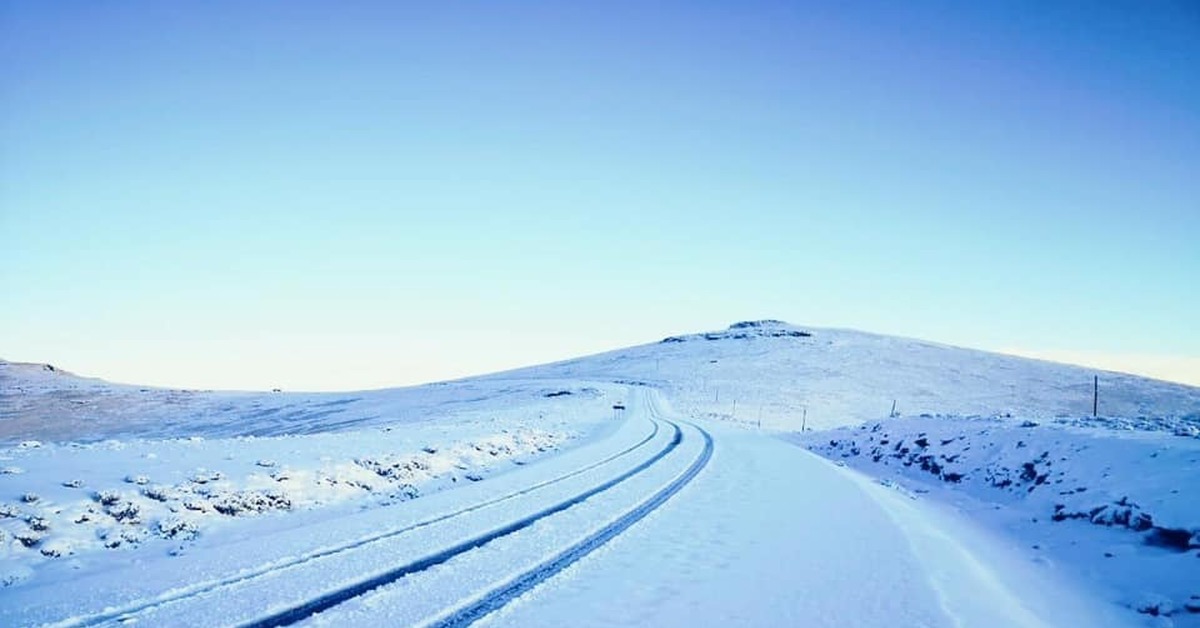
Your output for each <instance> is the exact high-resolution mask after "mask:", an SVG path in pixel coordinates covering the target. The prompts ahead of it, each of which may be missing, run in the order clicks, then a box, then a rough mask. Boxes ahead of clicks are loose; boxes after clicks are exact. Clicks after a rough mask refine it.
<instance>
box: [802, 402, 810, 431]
mask: <svg viewBox="0 0 1200 628" xmlns="http://www.w3.org/2000/svg"><path fill="white" fill-rule="evenodd" d="M803 409H804V414H802V415H801V416H800V431H801V432H803V431H805V430H807V429H808V406H804V408H803Z"/></svg>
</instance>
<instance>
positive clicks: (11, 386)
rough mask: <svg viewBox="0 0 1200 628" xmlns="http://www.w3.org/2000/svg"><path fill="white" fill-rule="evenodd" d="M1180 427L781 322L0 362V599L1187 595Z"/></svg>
mask: <svg viewBox="0 0 1200 628" xmlns="http://www.w3.org/2000/svg"><path fill="white" fill-rule="evenodd" d="M1093 377H1098V382H1099V387H1098V393H1099V399H1098V400H1099V415H1100V416H1098V417H1092V416H1091V414H1092V412H1091V411H1092V401H1093V397H1092V395H1093V381H1094V380H1093ZM1198 435H1200V390H1198V389H1195V388H1190V387H1187V386H1182V385H1176V384H1170V383H1166V382H1158V381H1153V380H1148V379H1144V378H1139V377H1135V376H1131V375H1124V374H1118V373H1109V372H1096V371H1093V370H1088V369H1083V368H1080V367H1073V366H1068V365H1061V364H1054V363H1048V362H1039V361H1033V360H1027V359H1022V358H1015V357H1009V356H1002V355H997V354H990V353H984V352H978V351H972V350H967V349H959V348H954V347H947V346H942V345H936V344H932V343H927V342H921V341H916V340H907V339H900V338H891V337H884V336H875V335H871V334H864V333H860V332H851V331H844V330H826V329H819V328H802V327H796V326H792V325H788V324H786V323H781V322H778V321H748V322H744V323H738V324H735V325H733V326H731V327H730V328H729V329H726V330H722V331H717V332H709V333H702V334H692V335H683V336H674V337H670V338H666V339H663V340H662V341H661V342H657V343H653V344H649V345H644V346H639V347H632V348H629V349H623V350H619V351H613V352H609V353H605V354H601V355H597V356H590V357H585V358H579V359H576V360H570V361H567V362H562V363H557V364H550V365H545V366H539V367H530V368H527V369H520V370H517V371H512V372H508V373H500V374H495V375H490V376H485V377H478V378H471V379H465V380H459V381H455V382H447V383H443V384H432V385H426V386H418V387H412V388H400V389H391V390H379V391H359V392H352V393H321V394H315V393H313V394H309V393H290V392H269V393H228V392H214V391H191V390H169V389H159V388H146V387H137V386H127V385H116V384H110V383H107V382H103V381H100V380H91V379H84V378H80V377H77V376H74V375H71V374H69V373H65V372H63V371H61V370H58V369H56V368H54V367H50V366H48V365H35V364H18V363H9V362H0V602H2V603H0V624H3V625H42V624H52V625H93V624H108V623H124V622H129V621H139V622H142V623H149V624H151V625H178V624H187V625H231V624H249V625H282V624H287V623H293V622H302V623H317V624H325V625H346V624H348V623H356V624H359V623H373V624H389V625H410V624H412V625H463V624H465V623H472V622H476V621H478V622H482V623H492V624H496V625H563V624H570V625H595V626H605V625H696V624H708V623H715V622H720V621H724V622H729V623H734V624H738V625H812V626H821V625H828V626H841V625H858V626H895V625H912V626H955V625H965V626H1061V625H1088V626H1106V625H1113V626H1122V625H1134V626H1136V625H1158V626H1168V625H1177V626H1200V569H1198V566H1200V560H1197V559H1198V558H1200V510H1198V509H1197V504H1200V494H1198V493H1197V486H1200V482H1198V480H1200V462H1198V460H1200V438H1197V437H1198ZM814 454H816V455H814ZM618 600H619V602H617V601H618Z"/></svg>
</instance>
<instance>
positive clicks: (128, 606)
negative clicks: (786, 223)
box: [0, 386, 1121, 626]
mask: <svg viewBox="0 0 1200 628" xmlns="http://www.w3.org/2000/svg"><path fill="white" fill-rule="evenodd" d="M626 398H627V399H628V404H627V405H628V408H629V409H628V411H626V412H625V413H624V414H625V415H626V416H624V417H623V420H621V421H620V423H619V425H617V426H615V427H614V428H613V429H611V430H607V431H604V432H603V433H602V434H601V437H599V438H597V439H596V440H594V441H592V442H590V443H588V444H585V445H582V446H579V447H576V448H574V449H571V450H568V451H566V452H564V453H561V454H559V455H555V456H550V457H548V458H546V459H544V460H541V461H539V462H536V463H534V464H529V465H527V466H523V467H520V468H518V469H516V470H514V471H511V472H509V473H505V474H501V475H498V476H496V477H494V478H491V479H489V480H487V481H486V482H478V483H472V484H467V485H465V486H461V487H458V488H455V489H453V490H446V491H443V492H440V493H435V494H432V495H428V496H425V497H422V498H421V499H417V500H412V501H409V502H405V503H404V504H403V505H402V506H398V507H394V508H386V507H385V508H373V509H364V510H359V511H347V512H346V513H344V514H343V515H342V516H337V517H324V518H317V519H315V520H313V521H309V522H307V523H304V524H302V525H295V526H292V527H283V528H277V529H273V530H271V534H270V536H269V538H265V539H264V537H263V536H262V535H256V534H253V533H249V534H246V535H245V536H244V537H242V538H240V539H233V540H230V541H228V542H224V543H223V544H221V545H217V546H213V547H209V548H206V550H205V551H196V552H192V553H185V554H183V555H179V556H147V557H146V559H145V560H139V561H134V562H132V563H131V564H130V565H128V566H126V567H125V568H123V569H120V570H117V571H116V572H114V571H112V570H109V571H103V572H98V573H95V574H90V575H84V576H82V577H80V578H78V579H76V580H75V581H73V582H72V586H71V591H72V594H71V595H70V596H60V595H54V594H53V591H50V590H49V589H48V588H47V587H49V586H52V585H50V584H47V585H45V586H28V587H20V588H16V589H12V590H9V591H5V595H4V600H3V601H4V604H3V605H2V607H0V623H3V624H5V625H38V624H49V625H60V626H76V625H107V624H121V623H127V622H133V621H137V622H139V623H143V624H147V625H189V626H227V625H239V626H278V625H290V624H295V623H309V624H319V625H332V626H340V625H428V626H459V625H467V624H471V623H475V622H480V623H489V622H490V623H493V624H498V625H520V626H528V625H545V626H550V625H555V626H558V625H573V626H580V625H583V626H626V625H655V626H674V625H711V624H714V623H726V624H733V625H805V626H844V625H855V626H898V625H902V626H1054V625H1064V624H1067V623H1069V624H1073V625H1088V626H1105V625H1120V624H1121V622H1120V621H1117V619H1116V617H1117V616H1116V614H1115V612H1114V611H1115V609H1114V608H1112V607H1109V606H1105V605H1102V604H1097V603H1096V602H1094V601H1091V600H1088V599H1087V598H1086V597H1085V596H1083V595H1081V594H1079V593H1078V592H1076V591H1075V590H1074V589H1073V588H1072V587H1071V586H1070V585H1068V584H1066V583H1063V582H1057V581H1052V580H1050V579H1049V578H1047V576H1046V574H1045V573H1043V572H1042V571H1039V570H1037V569H1035V568H1034V566H1032V565H1030V564H1028V563H1027V562H1022V559H1020V557H1019V556H1017V555H1016V554H1014V553H1013V552H1011V551H1010V550H1009V548H1006V547H1005V546H1004V544H1003V543H1002V542H1000V541H998V540H997V539H994V538H991V537H989V536H987V535H986V534H984V533H983V532H982V531H980V530H979V529H977V528H975V527H974V526H973V524H972V523H970V522H968V521H965V520H963V519H962V518H961V517H958V518H956V517H955V516H953V513H950V512H946V511H944V510H939V507H938V506H937V505H936V504H932V503H924V501H922V500H914V499H912V498H911V496H909V495H906V494H904V493H902V492H900V491H898V490H896V489H895V488H891V487H887V486H881V485H879V484H878V483H876V482H873V481H872V480H870V479H868V478H866V477H865V476H862V475H860V474H858V473H857V472H855V471H853V470H850V469H848V468H844V467H840V466H837V465H834V464H832V463H830V462H829V461H827V460H825V459H822V458H820V457H818V456H816V455H814V454H812V453H810V452H808V451H806V450H804V449H802V448H800V447H798V446H795V445H793V444H790V443H787V442H784V441H782V440H779V439H776V438H773V437H772V436H770V435H769V434H766V433H762V432H757V431H747V430H745V429H741V428H736V427H731V426H728V425H721V424H709V423H705V424H703V425H702V426H698V425H695V424H693V423H691V422H690V421H689V420H686V419H684V418H683V417H682V416H679V415H678V414H677V413H675V412H674V411H672V410H671V408H670V407H669V404H668V402H667V400H666V399H665V398H664V397H663V395H661V394H660V393H659V392H658V391H657V390H655V389H653V388H650V387H644V386H631V387H629V390H628V393H627V395H626ZM1043 571H1044V570H1043ZM847 592H853V595H852V596H849V597H848V595H847Z"/></svg>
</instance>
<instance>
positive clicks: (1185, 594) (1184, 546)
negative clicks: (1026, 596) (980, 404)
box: [787, 416, 1200, 625]
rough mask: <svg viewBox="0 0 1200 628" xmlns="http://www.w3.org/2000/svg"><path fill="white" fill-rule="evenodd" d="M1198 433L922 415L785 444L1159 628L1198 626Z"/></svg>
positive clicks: (1144, 423) (1143, 423) (1177, 427)
mask: <svg viewBox="0 0 1200 628" xmlns="http://www.w3.org/2000/svg"><path fill="white" fill-rule="evenodd" d="M1196 427H1197V421H1196V420H1195V419H1193V418H1184V419H1172V420H1171V421H1162V420H1156V421H1149V420H1136V419H1135V420H1126V419H1098V420H1097V419H1091V418H1087V419H1057V420H1055V421H1054V422H1051V423H1039V422H1038V421H1033V420H1025V419H1002V418H978V417H974V418H966V417H933V416H924V417H919V418H896V419H888V420H885V421H880V422H875V423H868V424H865V425H861V426H858V427H855V428H840V429H837V430H831V431H827V432H809V433H805V434H803V435H801V434H792V435H789V436H787V438H788V439H789V440H793V441H796V442H798V443H801V444H803V445H804V446H806V447H808V448H809V449H810V450H812V451H814V452H816V453H819V454H821V455H822V456H825V457H827V458H830V459H833V460H839V461H844V462H845V463H846V464H848V465H851V466H853V467H856V468H858V469H860V470H862V471H864V472H866V473H868V474H871V475H874V476H875V477H877V478H879V479H880V481H881V482H884V483H887V484H895V485H898V487H899V488H901V489H902V490H904V491H908V492H909V493H910V494H915V495H921V494H931V496H934V497H937V498H938V499H940V500H942V501H946V502H948V503H952V504H954V505H955V506H958V507H959V508H961V509H963V510H965V511H968V512H970V514H971V515H972V516H974V517H976V518H977V519H980V520H982V521H984V522H985V523H991V524H993V525H994V526H998V527H1000V528H1003V530H1004V531H1005V532H1006V533H1008V534H1009V536H1010V537H1014V538H1018V539H1021V540H1022V542H1023V543H1025V544H1026V545H1027V547H1028V548H1029V549H1031V550H1033V555H1032V559H1034V560H1038V561H1043V562H1047V563H1055V564H1061V565H1065V566H1066V568H1067V569H1069V570H1074V571H1075V573H1076V575H1078V576H1081V577H1082V578H1083V579H1085V580H1089V581H1091V583H1092V584H1093V585H1095V587H1096V588H1099V589H1100V590H1101V591H1102V593H1103V594H1104V595H1107V596H1109V598H1110V599H1113V600H1115V601H1118V602H1120V603H1121V604H1123V605H1125V606H1127V607H1128V608H1130V609H1132V610H1135V611H1137V612H1140V613H1143V614H1145V615H1147V616H1151V617H1154V618H1155V620H1154V621H1157V622H1159V625H1162V621H1163V618H1166V619H1168V620H1170V621H1172V622H1174V623H1175V624H1176V625H1200V603H1198V602H1200V560H1197V559H1198V558H1200V438H1197V437H1196V436H1194V434H1196V433H1198V432H1197V430H1196Z"/></svg>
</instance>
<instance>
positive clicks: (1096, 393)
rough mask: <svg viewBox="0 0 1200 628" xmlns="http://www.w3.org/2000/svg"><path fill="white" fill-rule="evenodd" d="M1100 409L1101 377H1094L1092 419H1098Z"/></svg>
mask: <svg viewBox="0 0 1200 628" xmlns="http://www.w3.org/2000/svg"><path fill="white" fill-rule="evenodd" d="M1099 409H1100V376H1099V375H1093V376H1092V418H1096V416H1097V415H1096V411H1097V410H1099Z"/></svg>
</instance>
